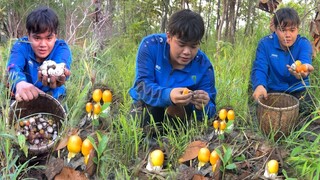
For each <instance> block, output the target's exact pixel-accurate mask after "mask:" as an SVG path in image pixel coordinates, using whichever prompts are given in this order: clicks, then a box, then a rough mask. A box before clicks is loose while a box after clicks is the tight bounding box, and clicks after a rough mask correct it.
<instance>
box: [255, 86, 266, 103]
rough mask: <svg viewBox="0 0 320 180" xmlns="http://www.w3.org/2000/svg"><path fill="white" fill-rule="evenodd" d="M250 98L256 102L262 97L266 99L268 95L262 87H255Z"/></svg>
mask: <svg viewBox="0 0 320 180" xmlns="http://www.w3.org/2000/svg"><path fill="white" fill-rule="evenodd" d="M252 97H253V98H254V100H256V101H258V99H259V98H260V97H263V98H264V99H268V93H267V90H266V88H264V87H263V86H262V85H259V86H257V87H256V89H255V90H254V92H253V94H252Z"/></svg>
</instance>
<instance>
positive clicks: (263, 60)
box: [251, 41, 269, 90]
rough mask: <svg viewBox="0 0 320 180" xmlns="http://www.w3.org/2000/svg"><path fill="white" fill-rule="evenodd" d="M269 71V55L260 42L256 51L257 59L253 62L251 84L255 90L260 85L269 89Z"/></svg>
mask: <svg viewBox="0 0 320 180" xmlns="http://www.w3.org/2000/svg"><path fill="white" fill-rule="evenodd" d="M268 70H269V67H268V55H267V51H266V47H265V46H264V44H263V43H262V42H261V41H260V42H259V44H258V47H257V50H256V59H255V60H254V62H253V66H252V72H251V83H252V89H253V90H255V89H256V88H257V86H259V85H263V86H264V87H265V88H267V83H268Z"/></svg>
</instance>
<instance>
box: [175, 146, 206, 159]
mask: <svg viewBox="0 0 320 180" xmlns="http://www.w3.org/2000/svg"><path fill="white" fill-rule="evenodd" d="M206 145H207V143H206V142H203V141H193V142H192V143H190V144H189V145H188V147H187V149H186V150H185V152H184V154H183V155H182V157H181V158H179V163H183V162H186V161H190V160H191V159H194V158H196V157H197V156H198V153H199V150H200V149H201V148H203V147H206Z"/></svg>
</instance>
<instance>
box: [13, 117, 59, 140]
mask: <svg viewBox="0 0 320 180" xmlns="http://www.w3.org/2000/svg"><path fill="white" fill-rule="evenodd" d="M18 127H19V128H18V131H17V134H18V135H19V134H23V135H24V136H25V137H26V139H27V141H28V142H29V144H30V145H37V146H42V145H47V144H49V143H50V142H52V141H54V140H55V139H56V138H57V136H58V127H57V124H56V122H55V121H54V120H53V119H52V118H51V117H50V116H46V115H42V114H38V115H36V116H32V117H30V118H28V119H22V120H20V121H19V125H18Z"/></svg>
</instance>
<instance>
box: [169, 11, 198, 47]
mask: <svg viewBox="0 0 320 180" xmlns="http://www.w3.org/2000/svg"><path fill="white" fill-rule="evenodd" d="M167 29H168V32H169V34H170V35H172V36H175V35H177V37H178V38H179V39H180V40H182V41H184V42H195V43H200V41H201V39H202V37H203V35H204V22H203V19H202V17H201V16H200V15H199V14H198V13H196V12H193V11H191V10H190V9H183V10H180V11H177V12H176V13H174V14H172V15H171V17H170V19H169V23H168V27H167Z"/></svg>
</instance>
